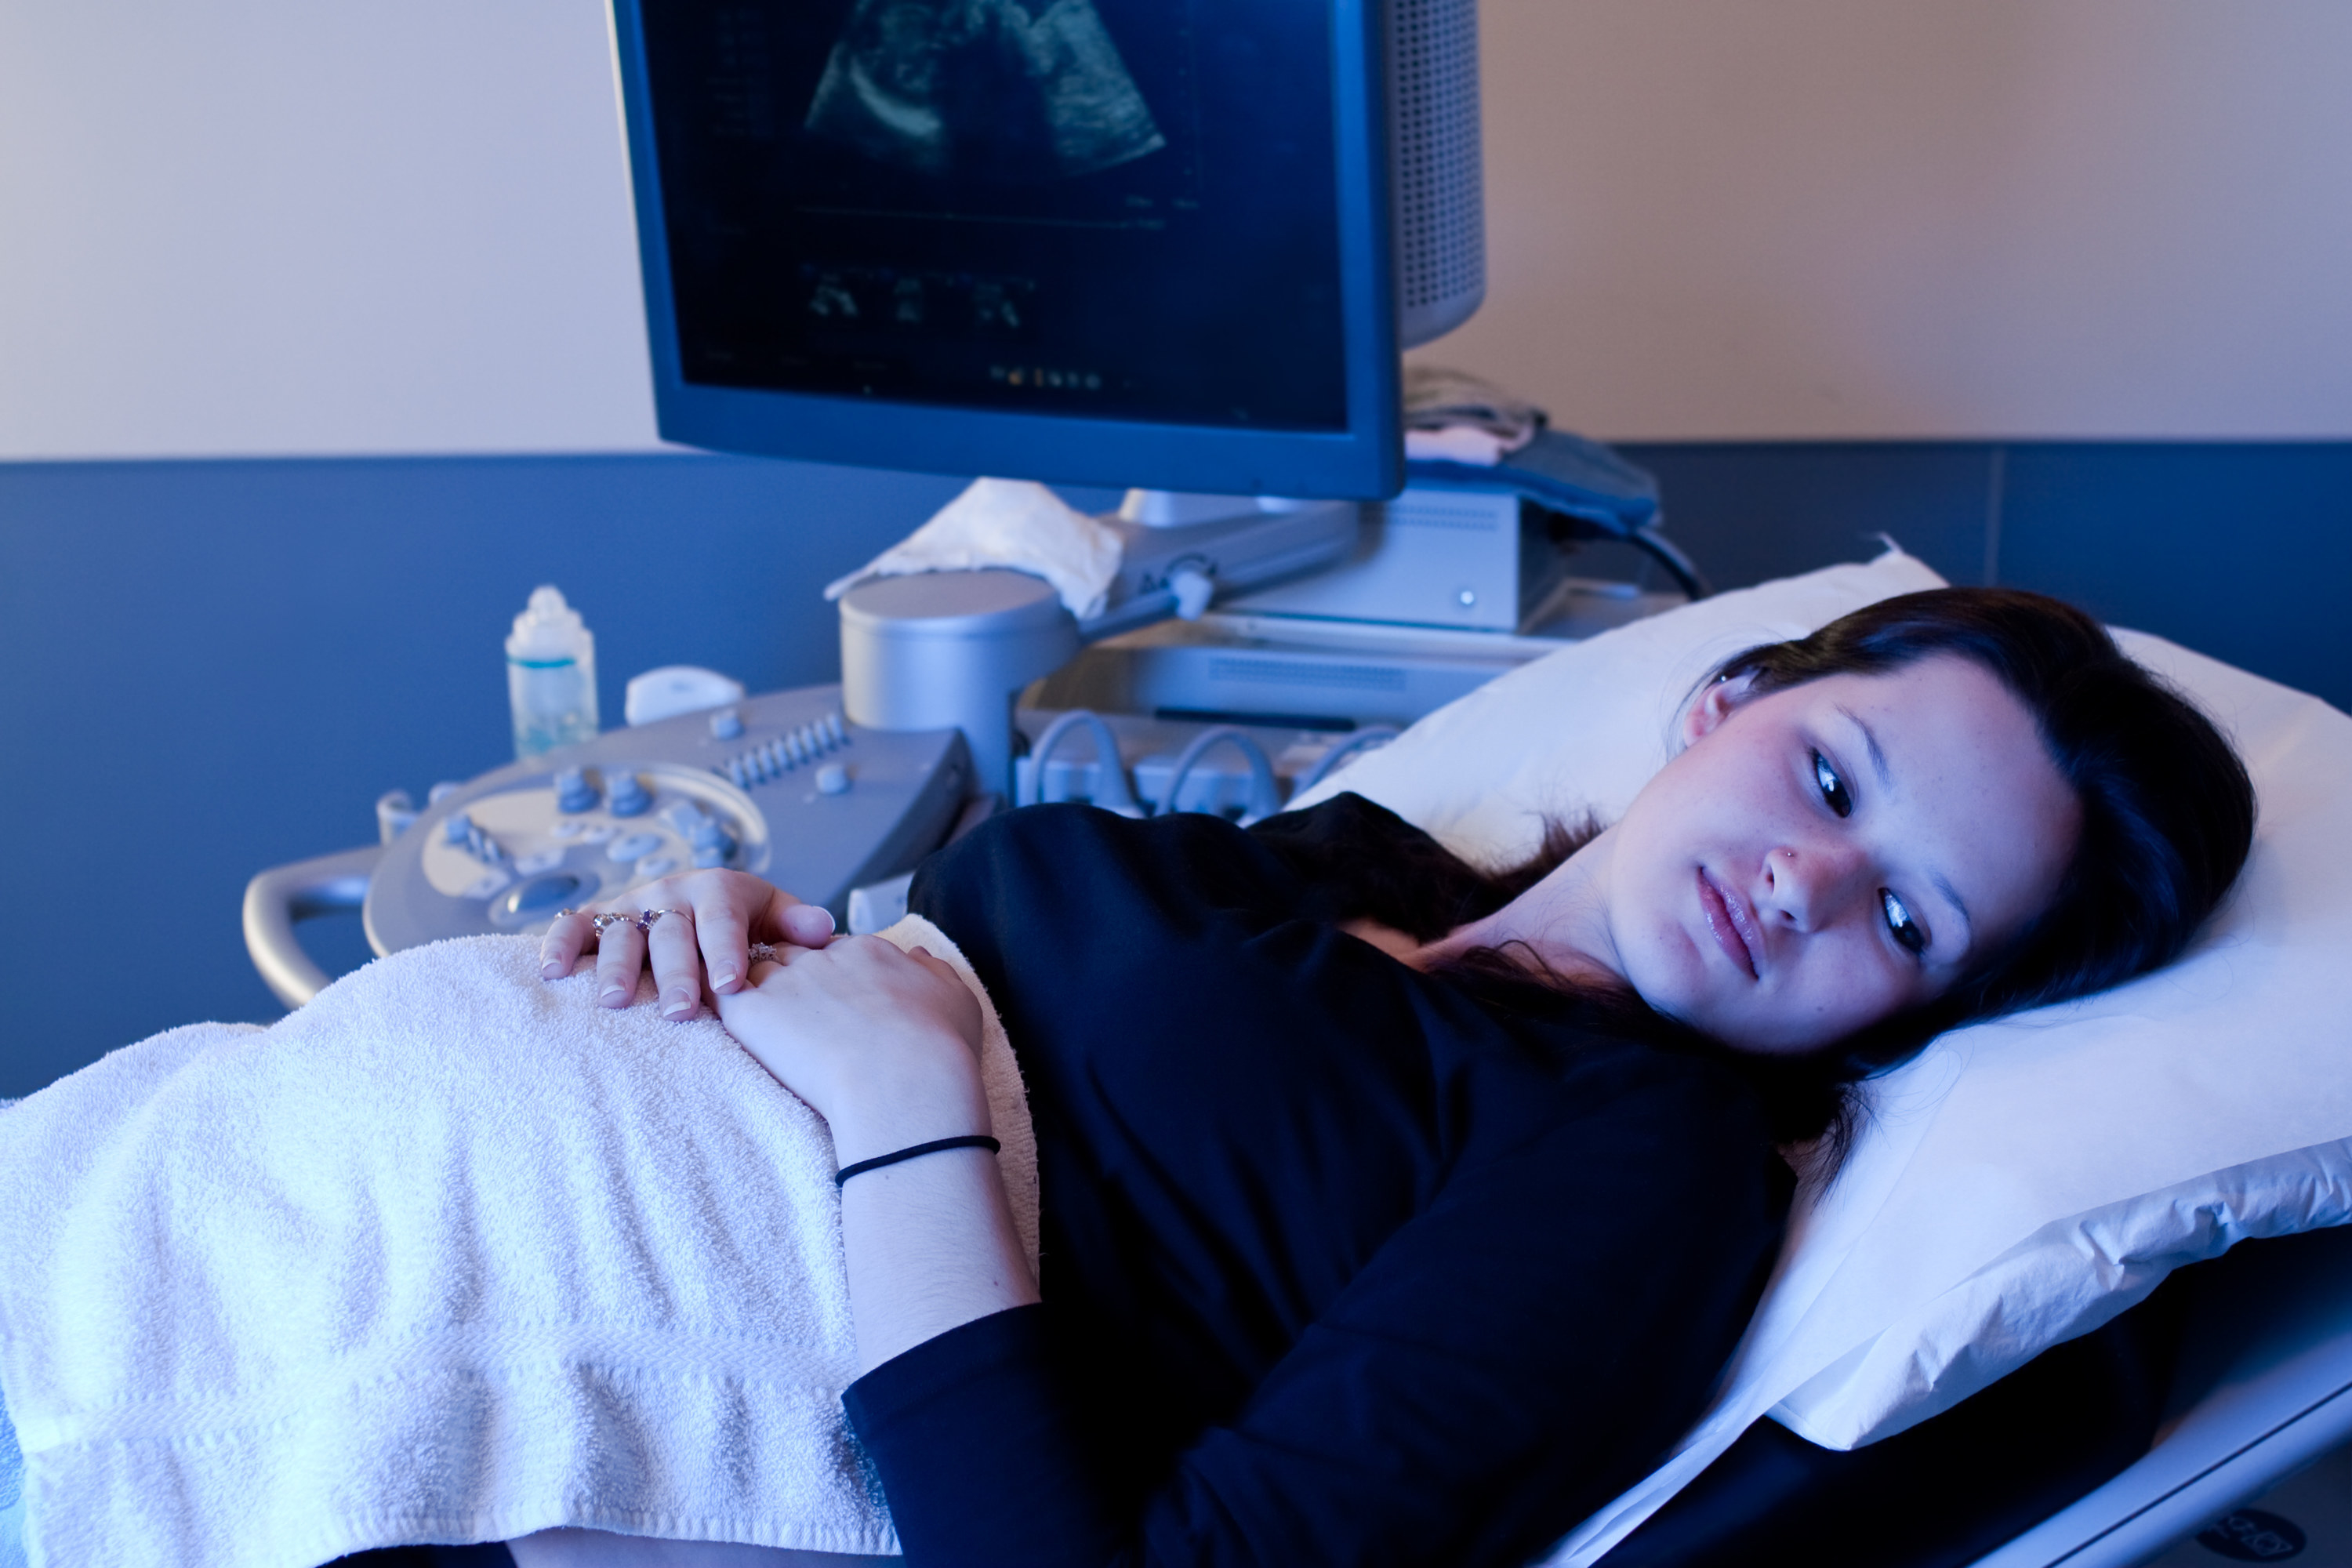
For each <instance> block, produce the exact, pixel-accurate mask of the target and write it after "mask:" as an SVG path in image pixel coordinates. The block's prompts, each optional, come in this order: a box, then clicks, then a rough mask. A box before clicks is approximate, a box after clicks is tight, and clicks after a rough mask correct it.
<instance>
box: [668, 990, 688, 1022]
mask: <svg viewBox="0 0 2352 1568" xmlns="http://www.w3.org/2000/svg"><path fill="white" fill-rule="evenodd" d="M693 1011H694V998H693V997H691V996H688V995H687V994H685V993H684V992H680V991H673V992H671V993H670V994H669V1000H668V1001H667V1002H665V1003H663V1004H662V1016H664V1017H666V1018H683V1017H685V1016H687V1015H688V1014H690V1013H692V1012H693Z"/></svg>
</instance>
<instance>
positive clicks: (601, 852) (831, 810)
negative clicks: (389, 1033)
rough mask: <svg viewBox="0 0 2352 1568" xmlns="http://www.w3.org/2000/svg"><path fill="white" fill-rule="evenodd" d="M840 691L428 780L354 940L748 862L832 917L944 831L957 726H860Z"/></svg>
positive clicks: (532, 911)
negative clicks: (433, 792)
mask: <svg viewBox="0 0 2352 1568" xmlns="http://www.w3.org/2000/svg"><path fill="white" fill-rule="evenodd" d="M840 695H841V689H840V688H839V687H837V686H816V687H802V688H799V689H794V690H791V691H777V692H770V693H768V694H766V695H764V696H761V697H754V698H751V699H748V700H744V701H741V702H738V703H734V704H731V705H730V706H728V707H726V708H721V709H718V710H711V711H706V712H699V713H687V714H681V715H679V716H677V718H674V719H665V720H662V721H659V722H656V723H652V724H644V725H637V726H634V727H632V728H629V729H625V730H614V731H608V732H607V733H604V734H602V735H599V736H597V737H596V738H595V739H594V740H593V741H587V742H582V743H581V744H579V745H576V746H568V747H564V748H562V749H561V750H559V751H553V752H548V753H546V754H545V755H543V756H540V757H535V758H532V759H530V760H529V761H526V762H520V763H513V764H511V765H509V766H507V767H503V768H500V769H499V770H497V771H496V772H494V773H485V774H483V775H482V776H481V777H479V778H478V779H475V780H473V781H471V782H470V783H467V784H462V785H460V786H458V787H457V788H456V789H454V790H450V791H447V792H446V793H443V794H440V795H438V797H437V798H436V800H435V801H434V803H433V804H432V805H430V806H428V807H427V808H426V809H425V811H423V812H422V813H419V814H418V815H417V816H416V817H415V820H414V821H413V822H411V823H410V824H409V825H408V826H406V827H405V828H404V829H403V830H402V831H401V832H400V834H399V835H398V837H395V838H394V839H393V840H392V842H391V844H390V845H389V846H388V847H386V848H385V850H384V854H383V860H382V861H381V862H380V863H379V865H378V866H377V868H376V869H375V872H374V874H373V876H372V877H371V878H370V879H369V881H368V891H367V900H366V903H365V905H364V915H365V921H366V926H367V935H368V942H369V943H370V944H371V945H373V947H374V949H375V950H376V952H379V953H389V952H397V951H399V950H400V949H402V948H406V947H414V946H416V945H418V944H419V943H422V942H437V941H439V940H441V939H443V938H445V937H453V936H469V935H476V934H479V933H482V932H486V931H541V930H544V929H545V928H546V926H547V924H548V922H549V921H551V920H553V919H554V918H555V913H556V911H557V910H561V909H564V908H566V907H576V906H580V905H584V904H587V903H589V902H591V901H593V900H600V899H610V898H616V897H619V896H621V895H623V894H625V893H627V892H628V891H629V890H630V889H633V888H636V887H640V886H642V885H644V884H645V883H647V882H650V881H653V880H654V879H657V878H660V877H665V876H668V875H670V874H671V873H673V872H677V871H681V870H687V869H690V868H697V867H706V868H708V867H727V868H733V869H735V870H740V871H750V872H753V873H755V874H757V875H760V876H763V877H765V878H767V879H769V880H770V881H772V882H774V883H775V884H777V885H778V886H779V887H782V888H786V889H790V890H791V891H792V892H793V893H794V894H796V895H797V896H799V897H801V898H803V899H806V900H809V901H810V902H812V903H822V904H824V905H825V906H826V907H827V908H828V909H830V910H833V912H834V917H835V919H836V920H845V919H846V917H847V913H848V900H849V892H850V889H852V888H856V887H860V886H863V885H865V884H866V883H868V882H874V881H878V880H880V879H885V878H887V877H890V876H893V875H895V874H897V873H898V872H900V871H904V870H906V869H908V868H910V867H912V866H913V865H914V863H915V862H916V861H917V860H919V859H920V858H922V857H923V856H924V855H926V854H928V853H929V851H930V850H931V849H932V848H933V847H936V846H937V845H938V844H939V843H940V841H941V840H942V839H943V838H945V837H946V836H947V833H948V831H949V829H950V827H951V826H953V825H954V823H955V820H956V817H957V815H958V813H959V811H960V810H961V807H962V805H963V803H964V799H965V796H966V795H969V794H970V793H971V762H970V757H969V753H968V752H967V750H966V748H965V745H964V742H963V737H962V735H961V733H960V732H958V731H954V730H926V731H877V730H866V729H863V728H861V727H859V726H857V725H856V724H852V723H850V722H849V721H847V720H846V719H845V718H844V717H843V716H842V712H841V702H840Z"/></svg>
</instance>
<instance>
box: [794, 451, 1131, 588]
mask: <svg viewBox="0 0 2352 1568" xmlns="http://www.w3.org/2000/svg"><path fill="white" fill-rule="evenodd" d="M1121 548H1122V546H1121V543H1120V541H1119V536H1118V531H1117V530H1115V529H1113V528H1111V527H1110V526H1109V525H1108V524H1107V523H1103V522H1099V521H1097V520H1095V519H1094V518H1091V517H1088V516H1087V514H1086V513H1084V512H1082V511H1080V510H1077V509H1076V508H1075V507H1073V506H1071V505H1070V504H1069V503H1068V502H1066V501H1065V500H1062V498H1061V497H1059V496H1057V495H1055V493H1054V492H1053V491H1052V490H1049V489H1046V488H1045V486H1044V485H1041V484H1036V483H1034V482H1032V481H1030V480H1027V479H974V480H972V482H971V487H970V488H969V489H966V490H965V491H964V492H963V494H961V495H960V496H958V497H956V499H955V500H951V501H950V502H948V504H947V505H946V506H944V507H941V508H940V510H939V512H938V513H937V515H935V516H934V517H933V518H932V519H931V521H929V522H927V523H925V524H923V526H922V527H920V528H919V529H917V530H915V531H914V532H912V533H910V534H908V536H907V537H906V538H904V539H902V540H900V541H899V542H898V543H896V544H894V545H892V546H891V547H890V548H889V549H887V550H886V551H884V552H882V553H881V554H879V555H877V556H876V557H875V558H874V559H873V560H872V561H869V562H867V563H866V564H865V565H864V566H861V567H859V568H858V569H857V570H856V571H855V572H852V573H851V574H849V575H848V576H846V577H844V578H842V579H841V580H839V581H838V582H835V583H833V584H829V585H828V586H827V587H826V588H825V591H824V596H825V597H826V598H828V599H838V598H840V597H841V596H842V595H844V594H846V593H847V592H849V590H850V589H852V588H855V587H856V586H857V584H860V583H863V582H865V581H866V579H867V578H869V577H902V576H906V575H908V574H912V573H917V572H969V571H971V570H973V569H974V568H977V567H982V566H1003V567H1009V568H1011V569H1012V570H1013V571H1015V572H1026V573H1028V574H1030V575H1032V576H1034V577H1043V578H1044V579H1045V581H1046V582H1048V583H1051V584H1053V585H1054V591H1055V593H1057V594H1059V595H1061V596H1062V604H1063V605H1064V606H1065V607H1066V608H1067V609H1068V610H1069V612H1070V614H1072V615H1074V616H1077V618H1078V619H1080V620H1082V621H1084V620H1091V619H1093V618H1094V617H1095V616H1099V615H1101V614H1102V613H1103V608H1104V606H1105V605H1107V604H1108V602H1109V597H1110V585H1111V581H1112V579H1113V578H1115V577H1117V576H1118V562H1119V554H1120V551H1121Z"/></svg>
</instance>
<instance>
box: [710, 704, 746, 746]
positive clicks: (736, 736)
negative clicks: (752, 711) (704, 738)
mask: <svg viewBox="0 0 2352 1568" xmlns="http://www.w3.org/2000/svg"><path fill="white" fill-rule="evenodd" d="M710 733H711V736H712V738H713V739H715V740H720V741H740V740H741V739H742V738H743V715H742V714H740V713H739V712H737V711H736V710H734V709H732V708H721V709H720V710H719V711H718V712H716V713H713V714H712V715H711V716H710Z"/></svg>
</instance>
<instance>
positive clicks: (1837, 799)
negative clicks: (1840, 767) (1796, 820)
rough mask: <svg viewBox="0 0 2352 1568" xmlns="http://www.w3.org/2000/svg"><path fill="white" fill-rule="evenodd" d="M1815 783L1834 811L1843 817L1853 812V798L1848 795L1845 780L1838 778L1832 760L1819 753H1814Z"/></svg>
mask: <svg viewBox="0 0 2352 1568" xmlns="http://www.w3.org/2000/svg"><path fill="white" fill-rule="evenodd" d="M1813 782H1814V783H1815V784H1819V785H1820V786H1821V790H1822V799H1823V800H1825V801H1827V802H1829V805H1830V809H1831V810H1832V811H1834V812H1836V813H1837V814H1838V815H1839V816H1845V815H1847V814H1848V813H1849V812H1851V811H1853V796H1852V795H1848V794H1847V793H1846V790H1845V780H1843V779H1842V778H1840V777H1838V774H1837V770H1836V769H1835V768H1833V767H1832V766H1830V760H1829V759H1828V758H1827V757H1824V756H1823V755H1822V754H1821V753H1820V752H1814V753H1813Z"/></svg>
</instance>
